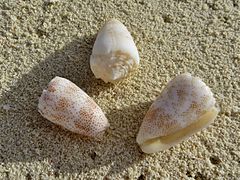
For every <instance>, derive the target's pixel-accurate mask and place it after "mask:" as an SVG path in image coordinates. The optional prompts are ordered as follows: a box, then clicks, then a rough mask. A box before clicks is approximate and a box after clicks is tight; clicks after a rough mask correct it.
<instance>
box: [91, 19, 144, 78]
mask: <svg viewBox="0 0 240 180" xmlns="http://www.w3.org/2000/svg"><path fill="white" fill-rule="evenodd" d="M138 64H139V54H138V50H137V48H136V45H135V43H134V42H133V38H132V36H131V34H130V33H129V31H128V30H127V28H126V27H125V26H124V25H123V24H122V23H121V22H120V21H118V20H116V19H111V20H110V21H108V22H107V23H106V24H105V25H104V26H103V28H102V29H101V30H100V32H99V33H98V35H97V39H96V41H95V43H94V46H93V51H92V55H91V58H90V66H91V70H92V72H93V73H94V75H95V77H96V78H101V79H102V80H103V81H104V82H112V83H115V82H118V81H120V80H121V79H123V78H125V77H126V76H128V75H129V73H130V72H131V71H133V70H134V69H136V68H137V66H138Z"/></svg>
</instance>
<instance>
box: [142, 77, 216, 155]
mask: <svg viewBox="0 0 240 180" xmlns="http://www.w3.org/2000/svg"><path fill="white" fill-rule="evenodd" d="M217 114H218V109H217V108H216V107H215V99H214V97H213V94H212V92H211V90H210V89H209V87H207V86H206V84H205V83H204V82H202V81H201V79H199V78H198V77H192V76H191V75H190V74H189V73H185V74H182V75H179V76H177V77H176V78H174V79H173V80H172V81H170V82H169V84H168V85H167V86H166V88H165V89H164V90H163V92H162V93H161V95H160V96H159V97H158V98H157V99H156V100H155V102H154V103H153V104H152V105H151V107H150V109H149V110H148V112H147V114H146V116H145V117H144V119H143V122H142V125H141V127H140V130H139V133H138V135H137V143H138V144H139V145H140V147H141V149H142V151H143V152H145V153H154V152H158V151H161V150H165V149H168V148H170V147H172V146H174V145H176V144H178V143H180V142H181V141H183V140H184V139H187V138H188V137H189V136H191V135H192V134H194V133H196V132H198V131H199V130H201V129H202V128H204V127H207V126H208V125H209V124H210V123H211V122H213V120H214V119H215V118H216V116H217Z"/></svg>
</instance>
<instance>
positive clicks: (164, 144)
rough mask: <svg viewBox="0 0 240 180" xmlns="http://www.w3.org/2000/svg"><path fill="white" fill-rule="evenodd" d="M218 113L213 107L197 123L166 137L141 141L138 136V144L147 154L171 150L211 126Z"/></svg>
mask: <svg viewBox="0 0 240 180" xmlns="http://www.w3.org/2000/svg"><path fill="white" fill-rule="evenodd" d="M218 112H219V109H218V108H216V107H212V108H211V109H210V110H209V111H207V112H206V113H205V114H204V115H202V116H201V117H200V118H199V119H198V120H197V121H196V122H195V123H192V124H190V125H189V126H187V127H185V128H183V129H181V130H178V131H176V132H175V133H172V134H169V135H166V136H159V137H153V138H151V139H147V140H144V139H140V138H139V135H138V136H137V143H138V144H139V146H140V148H141V149H142V151H143V152H145V153H155V152H158V151H162V150H166V149H169V148H171V147H173V146H174V145H176V144H178V143H180V142H182V141H183V140H185V139H188V138H189V137H190V136H191V135H193V134H194V133H196V132H198V131H200V130H201V129H203V128H205V127H207V126H208V125H209V124H211V123H212V122H213V121H214V119H215V118H216V116H217V114H218Z"/></svg>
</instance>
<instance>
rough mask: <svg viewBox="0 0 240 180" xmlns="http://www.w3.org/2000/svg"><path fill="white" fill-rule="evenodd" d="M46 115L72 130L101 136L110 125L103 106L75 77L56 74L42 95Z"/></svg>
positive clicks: (42, 105) (41, 109) (43, 114)
mask: <svg viewBox="0 0 240 180" xmlns="http://www.w3.org/2000/svg"><path fill="white" fill-rule="evenodd" d="M38 111H39V112H40V113H41V115H42V116H43V117H45V118H46V119H48V120H50V121H52V122H53V123H55V124H58V125H60V126H62V127H64V128H66V129H68V130H70V131H72V132H75V133H78V134H81V135H84V136H92V137H93V136H97V135H98V134H99V133H100V134H102V132H103V131H104V130H105V129H106V128H107V127H108V126H109V123H108V120H107V118H106V117H105V115H104V113H103V112H102V110H101V109H100V107H99V106H98V105H97V104H96V103H95V102H94V101H93V100H92V99H91V98H90V97H89V96H88V95H87V94H86V93H85V92H84V91H82V90H81V89H80V88H79V87H78V86H76V85H75V84H74V83H72V82H71V81H69V80H67V79H65V78H61V77H55V78H54V79H52V80H51V81H50V83H49V84H48V88H47V90H43V93H42V95H41V97H40V99H39V104H38Z"/></svg>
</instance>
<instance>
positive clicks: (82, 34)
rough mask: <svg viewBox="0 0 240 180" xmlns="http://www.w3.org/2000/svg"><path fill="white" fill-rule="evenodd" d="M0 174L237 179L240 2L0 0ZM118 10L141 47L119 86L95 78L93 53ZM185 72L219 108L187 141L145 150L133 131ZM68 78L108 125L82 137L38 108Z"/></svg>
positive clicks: (239, 172)
mask: <svg viewBox="0 0 240 180" xmlns="http://www.w3.org/2000/svg"><path fill="white" fill-rule="evenodd" d="M0 10H1V15H0V70H1V72H0V87H1V88H0V90H1V92H0V179H20V178H21V179H28V180H29V179H40V178H41V179H55V178H59V179H63V178H68V177H70V178H77V177H78V178H81V179H139V180H143V179H159V178H160V179H167V178H169V179H177V178H178V179H238V178H240V149H239V148H240V140H239V138H240V132H239V129H240V123H239V119H240V110H239V109H240V108H239V101H240V91H239V90H240V84H239V82H240V73H239V72H240V68H239V64H240V1H239V0H234V1H231V0H224V1H211V0H207V1H198V0H196V1H191V0H179V1H176V0H175V1H159V2H157V1H147V2H146V1H138V0H135V1H130V0H129V1H114V0H112V1H103V0H102V1H100V0H98V1H97V0H87V1H84V0H83V1H78V0H72V1H67V0H66V1H60V2H56V3H44V1H42V0H36V1H20V0H1V2H0ZM112 17H115V18H117V19H119V20H120V21H122V22H123V23H124V24H125V25H126V26H127V28H128V29H129V31H130V32H131V33H132V36H133V38H134V40H135V42H136V45H137V47H138V50H139V53H140V58H141V63H140V64H141V65H140V67H139V69H138V71H137V72H136V73H135V74H134V76H132V77H130V78H129V79H127V80H125V81H123V82H122V83H120V84H117V85H115V86H113V85H110V84H105V83H103V82H102V81H101V80H96V79H95V78H94V76H93V74H92V73H91V71H90V68H89V57H90V54H91V49H92V46H93V43H94V40H95V38H96V33H97V32H98V30H99V29H100V27H101V26H102V25H103V24H104V22H105V21H106V20H108V19H110V18H112ZM183 72H190V73H192V74H194V75H197V76H199V77H201V78H202V79H203V81H204V82H206V84H208V85H209V86H210V87H211V88H212V91H213V92H214V94H215V97H216V99H217V101H218V104H219V106H220V108H221V112H220V113H219V115H218V117H217V119H216V121H215V122H214V123H213V124H212V125H211V126H210V127H209V128H207V129H205V130H203V131H201V132H199V133H197V134H196V135H194V136H193V137H191V138H190V139H189V140H188V141H185V142H184V143H181V144H180V145H177V146H176V147H174V148H171V149H170V150H166V151H164V152H160V153H156V154H152V155H145V154H143V153H142V152H141V151H140V149H139V148H138V146H137V144H136V142H135V136H136V134H137V132H138V128H139V126H140V124H141V121H142V119H143V117H144V114H145V113H146V111H147V110H148V108H149V106H150V104H151V103H152V101H153V100H154V99H155V98H156V97H157V96H158V95H159V93H160V92H161V90H162V89H163V88H164V86H165V85H166V83H167V82H168V81H169V80H170V79H171V78H173V77H174V76H176V74H180V73H183ZM55 76H61V77H65V78H68V79H70V80H71V81H73V82H74V83H76V84H77V85H78V86H79V87H81V88H82V89H83V90H85V91H86V92H87V93H88V94H89V95H90V96H91V97H93V99H94V100H95V101H96V102H97V103H98V104H99V105H100V107H101V108H102V109H103V111H104V112H105V113H106V116H107V117H108V119H109V121H110V124H111V128H110V129H109V130H108V131H107V132H106V134H105V136H104V138H103V140H102V141H101V142H97V141H91V140H87V139H81V138H80V137H79V136H78V135H76V134H72V133H70V132H68V131H65V130H63V129H61V128H59V127H57V126H55V125H54V124H52V123H51V122H49V121H47V120H45V119H44V118H42V117H41V116H40V114H39V113H38V112H37V102H38V97H39V96H40V95H41V92H42V89H43V88H45V87H46V85H47V83H48V82H49V81H50V80H51V79H52V78H53V77H55Z"/></svg>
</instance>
